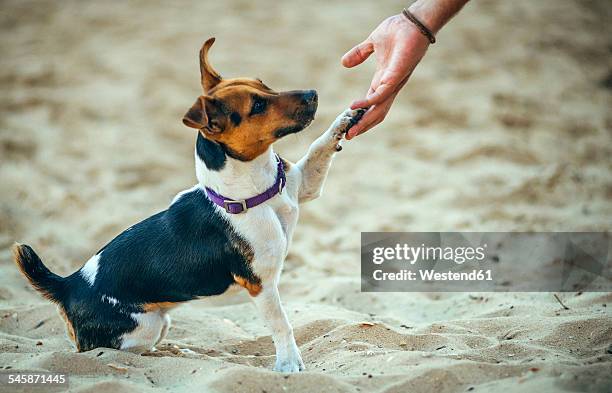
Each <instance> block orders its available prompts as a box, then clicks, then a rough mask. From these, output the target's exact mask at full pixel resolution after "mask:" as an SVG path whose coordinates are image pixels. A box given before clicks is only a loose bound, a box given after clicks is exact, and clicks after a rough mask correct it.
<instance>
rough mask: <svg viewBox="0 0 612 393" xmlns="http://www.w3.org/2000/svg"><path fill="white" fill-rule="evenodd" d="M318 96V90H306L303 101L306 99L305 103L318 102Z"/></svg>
mask: <svg viewBox="0 0 612 393" xmlns="http://www.w3.org/2000/svg"><path fill="white" fill-rule="evenodd" d="M317 98H318V96H317V92H316V90H306V92H304V94H302V101H304V103H305V104H308V105H310V104H314V103H315V102H317Z"/></svg>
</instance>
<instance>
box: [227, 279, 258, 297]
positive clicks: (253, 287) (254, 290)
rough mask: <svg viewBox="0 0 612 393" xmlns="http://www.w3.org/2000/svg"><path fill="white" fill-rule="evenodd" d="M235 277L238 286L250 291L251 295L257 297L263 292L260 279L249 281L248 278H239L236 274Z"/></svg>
mask: <svg viewBox="0 0 612 393" xmlns="http://www.w3.org/2000/svg"><path fill="white" fill-rule="evenodd" d="M233 276H234V281H235V282H236V284H238V285H240V286H241V287H243V288H245V289H246V290H247V291H249V295H251V296H253V297H255V296H257V295H259V293H260V292H261V290H262V286H261V280H259V279H256V280H247V279H246V278H244V277H240V276H237V275H235V274H234V275H233Z"/></svg>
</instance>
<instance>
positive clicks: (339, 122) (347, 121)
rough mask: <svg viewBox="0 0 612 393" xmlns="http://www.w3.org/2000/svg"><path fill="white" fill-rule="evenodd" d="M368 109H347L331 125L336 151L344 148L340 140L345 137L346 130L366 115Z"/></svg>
mask: <svg viewBox="0 0 612 393" xmlns="http://www.w3.org/2000/svg"><path fill="white" fill-rule="evenodd" d="M366 111H367V109H363V108H359V109H347V110H345V111H344V112H343V113H342V114H340V115H339V116H338V117H337V118H336V120H334V122H333V124H332V125H331V127H330V131H331V132H332V137H333V139H334V143H335V149H336V151H340V150H342V146H341V145H340V141H341V140H342V138H343V137H344V134H346V132H347V131H348V130H350V129H351V127H352V126H354V125H355V124H357V122H359V120H361V117H362V116H363V115H364V113H366Z"/></svg>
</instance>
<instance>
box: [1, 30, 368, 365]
mask: <svg viewBox="0 0 612 393" xmlns="http://www.w3.org/2000/svg"><path fill="white" fill-rule="evenodd" d="M214 41H215V39H214V38H211V39H209V40H208V41H206V42H205V43H204V45H203V46H202V49H201V50H200V74H201V85H202V88H203V91H204V94H203V95H201V96H199V97H198V98H197V100H196V101H195V103H194V104H193V106H192V107H191V108H190V109H189V110H188V111H187V113H186V114H185V116H184V118H183V123H184V124H185V125H186V126H188V127H190V128H193V129H196V130H198V133H197V140H196V147H195V169H196V176H197V179H198V183H197V184H196V185H195V186H193V187H192V188H190V189H187V190H184V191H182V192H180V193H179V194H178V195H176V197H174V199H173V200H172V202H171V203H170V206H169V207H168V209H167V210H164V211H162V212H159V213H157V214H155V215H153V216H151V217H149V218H147V219H145V220H144V221H141V222H139V223H137V224H135V225H133V226H131V227H130V228H128V229H127V230H125V231H124V232H122V233H121V234H119V235H118V236H117V237H115V238H114V239H113V240H112V241H111V242H110V243H108V244H107V245H105V246H104V247H102V249H101V250H100V251H98V252H97V253H96V254H95V255H94V256H93V257H91V258H90V259H89V260H88V261H87V262H86V263H85V264H84V265H83V266H82V267H81V269H79V270H78V271H76V272H75V273H73V274H72V275H70V276H68V277H60V276H58V275H56V274H54V273H52V272H51V271H50V270H49V269H48V268H47V267H46V266H45V265H44V264H43V262H42V261H41V259H40V258H39V256H38V255H37V254H36V253H35V252H34V250H33V249H32V248H31V247H29V246H27V245H23V244H15V246H14V248H13V251H14V256H15V262H16V264H17V266H18V267H19V269H20V270H21V272H22V273H23V274H24V275H25V277H26V278H27V279H28V281H29V282H30V284H31V285H32V286H33V287H34V288H35V289H36V290H38V291H39V292H40V293H41V294H42V295H43V296H44V297H45V298H47V299H48V300H50V301H52V302H54V303H56V305H57V306H58V310H59V313H60V315H61V316H62V317H63V319H64V320H65V322H66V326H67V333H68V336H69V337H70V339H71V341H72V342H73V343H74V344H75V346H76V350H77V351H78V352H82V351H89V350H92V349H94V348H97V347H109V348H116V349H120V350H127V351H132V352H136V353H143V352H146V351H150V350H154V346H155V345H156V344H157V343H159V342H160V341H161V340H163V339H164V337H165V336H166V334H167V333H168V329H169V328H170V316H169V315H168V311H169V310H170V309H172V308H174V307H176V306H178V305H180V304H181V303H183V302H186V301H189V300H194V299H197V298H201V297H204V296H214V295H220V294H222V293H224V292H225V291H226V290H227V289H228V288H229V287H230V286H236V285H237V286H240V287H243V288H244V289H246V290H247V291H248V294H249V295H250V297H251V298H252V300H253V301H254V303H255V306H256V307H257V309H258V311H259V313H260V314H261V316H262V318H263V320H264V322H265V323H266V325H267V326H268V327H269V329H270V330H271V333H272V339H273V341H274V346H275V349H276V362H275V366H274V370H276V371H280V372H298V371H301V370H303V369H304V362H303V361H302V358H301V355H300V351H299V349H298V346H297V344H296V342H295V338H294V335H293V330H292V327H291V325H290V323H289V320H288V318H287V315H286V313H285V311H284V310H283V306H282V304H281V300H280V297H279V291H278V283H279V279H280V274H281V270H282V267H283V262H284V259H285V257H286V256H287V253H288V250H289V246H290V244H291V239H292V236H293V231H294V229H295V226H296V223H297V220H298V206H299V204H301V203H304V202H307V201H310V200H313V199H315V198H317V197H319V196H320V194H321V190H322V188H323V184H324V182H325V178H326V176H327V173H328V171H329V168H330V165H331V161H332V157H333V156H334V155H335V153H336V152H338V151H340V150H341V140H342V138H343V136H344V134H345V132H346V131H347V130H348V129H349V128H350V127H351V126H352V125H353V124H355V123H356V122H357V121H358V120H359V118H360V117H361V115H363V112H364V111H363V110H354V111H351V110H347V111H345V112H344V113H343V114H341V115H340V116H338V118H337V119H336V120H335V121H334V123H333V124H332V125H331V127H330V128H329V129H328V130H327V131H326V132H325V133H323V134H322V135H321V136H320V137H319V138H318V139H316V141H315V142H314V143H313V144H312V145H311V146H310V148H309V149H308V152H307V154H306V155H305V156H304V157H303V158H302V159H301V160H299V162H297V163H295V164H294V163H291V162H289V161H287V160H285V159H282V158H280V157H279V156H278V155H276V154H275V153H274V151H273V149H272V145H273V143H274V142H275V141H277V140H279V139H280V138H282V137H284V136H286V135H289V134H294V133H297V132H300V131H302V130H303V129H305V128H306V127H307V126H308V125H309V124H310V123H311V122H312V120H313V119H314V116H315V112H316V110H317V103H318V98H317V93H316V91H314V90H294V91H287V92H276V91H274V90H272V89H271V88H269V87H268V86H266V85H265V84H264V83H263V82H262V81H261V80H259V79H250V78H233V79H224V78H222V77H221V75H219V73H217V72H216V71H215V70H214V69H213V67H212V66H211V65H210V63H209V60H208V52H209V49H210V47H211V46H212V44H213V43H214Z"/></svg>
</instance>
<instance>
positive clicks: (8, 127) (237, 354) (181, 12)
mask: <svg viewBox="0 0 612 393" xmlns="http://www.w3.org/2000/svg"><path fill="white" fill-rule="evenodd" d="M403 5H404V4H400V3H398V2H396V1H377V2H374V1H360V2H350V3H348V2H331V1H312V2H272V1H269V2H248V1H224V2H205V1H198V2H192V3H184V2H181V3H179V2H172V3H170V2H159V3H157V2H149V1H147V2H144V1H141V2H138V1H133V2H114V3H112V5H111V4H103V3H102V2H80V1H73V2H67V1H62V2H50V1H49V2H29V1H4V2H2V5H1V7H2V12H1V13H0V26H1V31H2V39H1V40H0V45H1V47H0V49H1V52H2V56H1V58H0V65H1V66H0V88H1V90H2V94H1V95H0V99H1V105H0V160H1V166H0V179H1V183H0V184H1V186H0V372H2V371H7V370H8V371H10V370H47V371H53V372H63V373H67V374H69V376H70V389H71V390H73V391H79V392H112V393H119V392H134V391H150V390H154V389H163V390H168V391H171V392H193V391H211V392H268V393H272V392H323V391H324V392H388V393H391V392H431V393H433V392H463V391H474V392H490V391H504V392H529V391H537V392H538V393H544V392H556V391H593V392H606V391H611V386H612V373H611V369H612V354H610V352H612V347H611V345H612V313H611V309H612V294H610V293H582V294H580V293H563V294H560V297H561V299H562V301H563V302H564V303H565V304H566V305H567V306H568V307H569V309H568V310H566V309H563V308H562V307H561V305H560V304H559V303H558V302H557V301H556V300H555V298H554V297H553V294H551V293H419V292H417V293H396V294H389V293H378V294H376V293H361V292H360V278H359V274H358V272H359V257H360V251H359V245H360V232H362V231H544V230H546V231H610V229H612V226H611V223H612V158H611V157H612V114H611V112H610V108H611V107H612V94H611V93H612V60H611V52H612V23H611V17H610V15H611V13H612V9H611V8H612V7H611V6H610V3H609V2H607V1H593V2H577V1H552V0H550V1H543V0H542V1H537V2H528V1H517V2H502V1H484V0H483V1H475V2H473V3H471V4H469V5H468V6H467V7H466V8H465V9H464V10H463V12H462V13H461V14H460V15H459V16H458V17H457V18H456V19H455V20H453V21H452V22H451V24H449V25H448V26H447V28H445V29H444V30H443V31H442V32H441V33H440V34H439V36H438V43H436V44H435V45H434V46H432V47H431V48H430V50H429V53H428V54H427V55H426V57H425V59H424V60H423V61H422V62H421V64H420V66H419V67H418V69H417V70H416V72H415V73H414V75H413V77H412V78H411V80H410V81H409V83H408V84H407V85H406V87H405V88H404V90H403V91H402V93H401V94H400V95H399V97H398V98H397V100H396V102H395V105H394V107H393V108H392V110H391V112H390V114H389V116H388V118H387V119H386V120H385V122H384V123H383V124H381V125H380V126H379V127H377V128H376V129H375V130H373V131H372V132H370V133H367V134H365V135H364V136H362V137H359V138H357V139H355V140H354V141H351V142H350V143H346V144H345V148H344V150H343V151H342V152H341V154H339V155H338V156H337V157H336V159H335V161H334V164H333V167H332V170H331V173H330V176H329V178H328V181H327V184H326V188H325V190H324V192H323V195H322V197H321V198H320V199H318V200H317V201H314V202H312V203H309V204H307V205H304V206H303V208H302V210H301V217H300V221H299V224H298V227H297V230H296V233H295V237H294V241H293V245H292V248H291V250H290V254H289V256H288V258H287V261H286V263H285V269H284V272H283V277H282V280H281V287H280V292H281V297H282V299H283V302H284V303H285V305H286V309H287V312H288V315H289V319H290V320H291V322H292V324H293V327H294V330H295V335H296V338H297V342H298V345H299V347H300V349H301V352H302V355H303V358H304V362H305V364H306V371H305V372H303V373H300V374H292V375H283V374H280V373H275V372H273V371H272V370H271V367H272V365H273V361H274V349H273V345H272V340H271V338H270V334H269V332H268V331H267V330H266V328H265V327H264V326H263V323H262V321H261V320H260V319H259V317H258V315H257V313H256V311H255V308H254V307H253V306H252V304H251V303H250V301H249V299H248V296H247V295H246V294H245V293H243V292H240V291H234V293H230V294H226V295H223V296H221V297H218V298H211V299H205V300H198V301H194V302H191V303H189V304H186V305H184V306H181V307H179V308H177V309H176V310H174V311H172V313H171V315H172V317H173V327H172V329H171V330H170V333H169V335H168V337H167V339H166V340H165V341H164V342H163V343H162V345H161V346H160V347H159V351H158V352H157V353H154V354H153V355H154V356H138V355H134V354H129V353H122V352H119V351H115V350H111V349H107V348H100V349H99V350H94V351H90V352H86V353H74V352H73V350H72V347H71V346H70V344H69V342H68V340H67V338H66V335H65V332H64V325H63V322H62V320H61V319H60V317H59V316H58V314H57V312H56V310H55V307H54V306H53V305H51V304H50V303H48V302H46V301H44V300H43V299H42V298H41V297H40V296H39V295H38V294H37V293H35V292H34V291H33V290H32V289H31V288H30V286H29V285H28V284H27V283H26V281H25V280H24V279H23V277H21V276H20V274H19V272H18V271H17V269H16V267H15V266H14V264H13V262H12V258H11V253H10V246H11V245H12V243H13V242H15V241H19V242H24V243H28V244H31V245H32V246H33V247H35V249H36V250H37V252H38V253H39V254H40V255H41V257H42V258H43V260H44V261H45V263H46V264H47V266H49V268H50V269H51V270H53V271H54V272H56V273H58V274H61V275H67V274H70V273H72V272H73V271H75V270H76V269H78V268H79V267H80V266H81V265H82V264H83V263H84V261H86V260H87V259H88V258H89V257H90V256H91V255H92V254H93V253H95V252H96V250H98V249H99V248H100V247H101V246H102V245H104V244H105V243H106V242H107V241H108V240H110V239H111V238H112V237H114V236H115V235H116V234H118V233H119V232H121V231H122V230H123V229H125V228H127V227H128V226H130V225H131V224H133V223H135V222H137V221H140V220H141V219H144V218H146V217H148V216H149V215H151V214H153V213H155V212H157V211H160V210H163V209H165V208H166V207H167V205H168V203H169V202H170V200H171V199H172V197H173V196H174V195H175V194H176V193H177V192H179V191H181V190H183V189H185V188H189V187H191V185H193V184H194V183H195V174H194V168H193V145H194V140H195V133H194V132H193V130H190V129H187V128H186V127H184V126H183V125H182V124H181V118H182V115H183V114H184V113H185V111H186V110H187V109H188V108H189V107H190V106H191V104H192V103H193V101H194V100H195V98H196V97H197V96H198V95H199V94H200V87H199V75H198V67H197V51H198V49H199V47H200V45H201V44H202V42H203V41H204V40H205V39H207V38H208V37H210V36H216V37H217V42H216V44H215V46H214V47H213V49H212V51H211V61H212V63H213V65H214V67H215V68H216V69H217V70H219V72H220V73H221V74H222V75H226V76H228V77H231V76H250V77H260V78H261V79H263V80H264V82H266V83H267V84H268V85H270V86H271V87H273V88H275V89H277V90H290V89H299V88H315V89H317V90H318V92H319V97H320V101H319V112H318V114H317V118H316V120H315V122H314V123H313V124H312V126H311V127H310V128H309V129H307V130H306V131H303V132H302V133H300V134H299V135H296V136H290V137H288V138H285V139H284V140H283V141H282V142H280V143H279V144H278V146H276V150H277V151H278V152H280V153H281V155H283V156H284V157H287V158H288V159H290V160H293V161H295V160H297V159H299V157H300V156H301V155H302V154H303V153H304V152H305V151H306V149H307V147H308V145H309V144H310V143H311V142H312V141H313V140H314V139H315V138H316V137H317V136H318V135H319V134H320V133H321V132H322V131H323V130H324V129H325V128H326V127H327V126H328V125H329V124H330V123H331V121H332V120H333V119H334V118H335V116H336V115H337V114H338V113H340V112H341V111H342V110H343V109H344V108H345V107H347V106H348V105H349V104H350V102H351V101H352V100H353V99H356V98H359V97H360V95H361V94H363V93H364V92H365V90H366V89H367V87H368V86H369V78H370V76H371V74H372V71H373V62H372V61H370V62H368V63H366V64H364V65H363V66H361V67H358V68H355V69H352V70H346V69H343V68H342V67H341V65H340V57H341V56H342V54H343V53H344V52H345V51H346V50H348V49H349V48H351V47H352V46H353V45H355V44H357V43H358V42H360V41H361V40H362V39H364V38H365V37H366V36H367V34H369V32H370V31H371V29H373V28H374V27H375V26H376V25H377V24H378V23H379V22H380V21H381V20H382V19H384V18H385V17H386V16H389V15H392V14H394V13H397V12H398V10H400V9H401V7H402V6H403ZM186 349H188V350H189V351H186ZM6 388H7V387H6V386H0V390H3V389H6Z"/></svg>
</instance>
